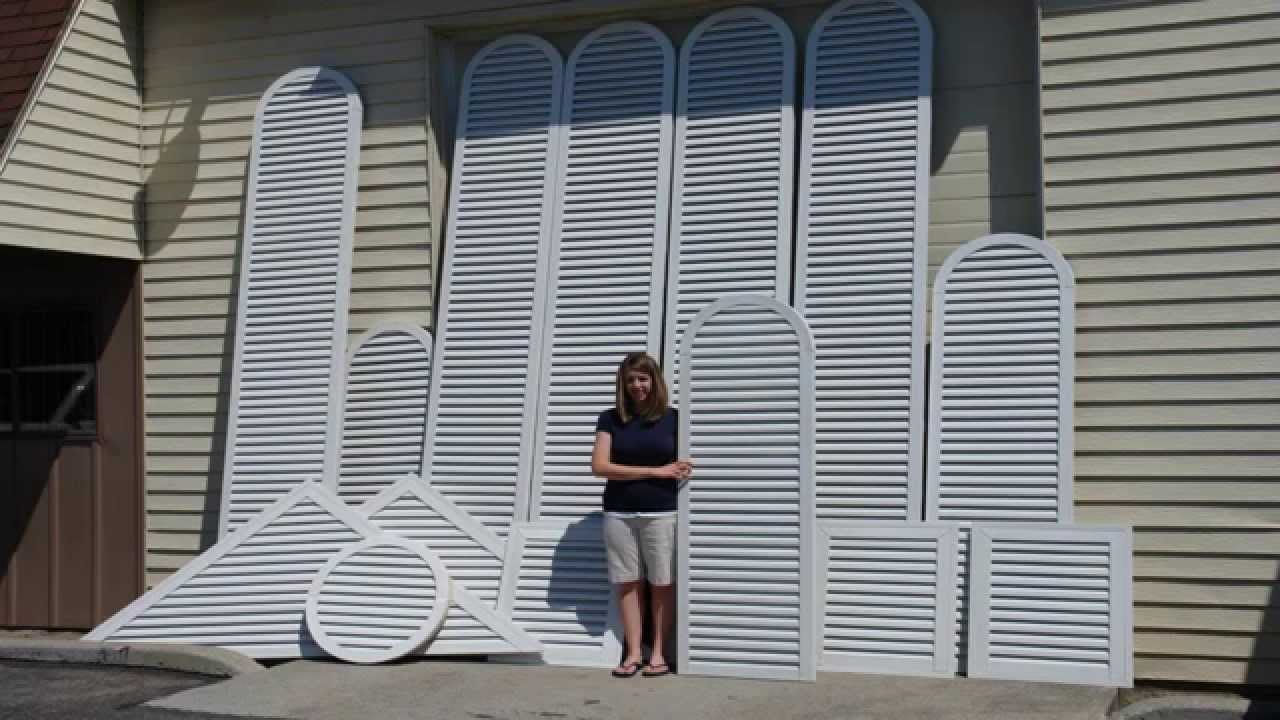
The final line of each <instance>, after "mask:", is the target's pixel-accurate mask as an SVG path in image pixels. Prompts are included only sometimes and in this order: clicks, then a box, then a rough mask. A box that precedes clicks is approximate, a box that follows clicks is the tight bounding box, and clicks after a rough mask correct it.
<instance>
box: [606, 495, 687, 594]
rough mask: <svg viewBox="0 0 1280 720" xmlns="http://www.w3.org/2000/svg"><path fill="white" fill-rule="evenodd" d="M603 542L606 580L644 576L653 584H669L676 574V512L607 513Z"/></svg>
mask: <svg viewBox="0 0 1280 720" xmlns="http://www.w3.org/2000/svg"><path fill="white" fill-rule="evenodd" d="M604 546H605V549H606V550H607V551H608V555H609V582H611V583H615V584H616V583H629V582H637V581H639V580H640V579H641V578H647V579H648V580H649V582H650V583H651V584H653V585H670V584H671V582H672V578H674V576H675V560H676V555H675V547H676V515H675V513H672V514H670V515H661V516H658V517H635V518H620V517H611V516H609V515H607V514H606V515H605V517H604ZM642 560H643V562H642Z"/></svg>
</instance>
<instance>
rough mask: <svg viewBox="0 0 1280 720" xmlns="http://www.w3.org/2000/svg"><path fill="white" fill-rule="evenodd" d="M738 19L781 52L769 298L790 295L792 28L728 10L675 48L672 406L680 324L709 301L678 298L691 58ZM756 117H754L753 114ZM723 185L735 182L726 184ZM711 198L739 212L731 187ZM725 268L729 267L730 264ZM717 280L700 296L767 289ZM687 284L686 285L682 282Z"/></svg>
mask: <svg viewBox="0 0 1280 720" xmlns="http://www.w3.org/2000/svg"><path fill="white" fill-rule="evenodd" d="M740 20H754V21H757V22H760V23H763V24H764V25H766V26H767V27H768V29H769V30H770V31H772V33H773V35H774V37H775V39H776V40H777V42H778V43H779V45H780V49H781V57H780V58H779V60H780V62H781V64H782V70H781V72H780V77H779V88H778V90H779V92H778V95H777V104H778V108H779V111H778V114H777V119H776V128H777V131H778V135H779V142H778V143H777V145H776V147H777V149H778V153H779V157H778V160H777V162H776V164H775V165H776V173H777V175H776V177H777V180H776V198H775V203H774V210H773V225H774V228H773V230H772V232H773V233H774V234H775V235H776V237H775V240H774V253H773V255H774V267H773V282H772V295H773V296H774V297H776V298H778V299H779V300H782V301H783V302H787V301H788V300H789V299H790V296H791V240H792V214H793V206H792V197H793V193H794V191H795V190H794V182H793V180H794V174H795V163H794V162H793V160H794V156H795V93H796V87H795V85H796V45H795V37H794V36H793V35H792V33H791V28H789V27H788V26H787V24H786V23H785V22H784V21H783V20H782V19H781V18H779V17H778V16H777V15H775V14H773V13H771V12H769V11H767V10H761V9H759V8H751V7H739V8H731V9H728V10H723V11H721V12H718V13H715V14H714V15H711V16H710V17H707V18H706V19H704V20H703V21H701V22H699V23H698V24H697V25H695V26H694V28H693V30H691V31H690V33H689V35H688V36H687V37H686V38H685V40H684V42H683V43H682V45H681V47H680V60H679V65H678V69H677V77H678V85H677V92H676V118H675V121H676V124H675V166H674V171H673V179H672V190H671V231H670V238H669V241H668V242H669V250H668V252H667V300H666V311H665V313H666V319H665V326H666V330H665V334H664V337H663V350H662V367H663V372H664V373H665V374H666V375H667V382H668V384H669V385H670V386H671V390H672V399H673V401H674V400H676V399H677V398H678V396H679V382H678V380H679V378H678V377H677V376H678V374H679V373H678V368H676V363H677V362H678V361H679V358H680V352H679V350H678V347H677V343H678V340H679V338H680V337H681V336H682V335H683V334H684V332H685V329H684V328H683V327H681V325H682V324H683V323H684V322H685V321H684V320H683V318H686V317H687V318H689V319H691V316H692V315H693V314H695V313H696V312H697V311H698V310H700V309H701V308H702V307H704V306H705V305H707V304H710V301H705V302H702V301H695V300H692V299H688V298H686V299H684V300H683V301H682V299H681V290H682V287H681V274H680V273H681V253H682V252H683V248H684V247H685V245H686V243H685V242H684V240H683V237H682V236H683V234H684V231H685V226H686V219H685V217H684V214H685V208H686V202H685V200H686V197H685V196H686V182H685V177H684V174H685V170H686V169H688V162H687V151H688V145H689V140H688V131H689V88H690V84H691V80H690V72H691V66H692V56H693V52H694V50H695V47H696V46H697V44H698V42H699V41H700V40H702V39H703V38H704V37H705V36H706V35H707V33H708V32H710V31H712V30H714V28H715V27H716V25H718V24H720V23H731V22H734V21H740ZM757 112H759V110H758V109H757ZM727 182H734V181H732V180H729V181H727ZM709 192H710V191H709ZM712 195H714V194H712ZM716 197H718V200H719V202H720V203H722V204H729V205H738V206H739V207H740V206H741V204H742V201H741V200H740V198H738V197H737V193H734V192H733V190H732V189H731V188H722V189H721V190H720V191H719V195H718V196H716ZM731 213H733V209H728V208H726V209H724V210H723V211H721V212H720V215H721V220H720V222H728V221H725V220H724V216H725V215H728V214H731ZM721 250H724V248H721ZM722 262H724V261H722ZM729 266H730V267H732V263H730V264H729ZM722 280H723V281H722V282H721V283H720V286H719V287H716V286H715V285H714V284H709V285H704V286H703V287H702V288H701V289H702V291H703V292H704V293H709V294H713V295H715V296H717V297H718V296H722V295H730V294H740V293H745V292H765V291H767V290H769V288H765V287H764V286H763V283H762V282H761V281H759V278H756V279H755V280H754V281H753V282H760V284H761V286H760V287H752V288H744V287H742V286H741V283H740V282H737V281H736V279H735V278H734V277H732V272H731V273H730V275H729V276H728V277H726V278H723V279H722ZM686 285H689V284H688V283H686ZM684 289H685V291H686V294H687V292H688V291H689V290H690V287H685V288H684Z"/></svg>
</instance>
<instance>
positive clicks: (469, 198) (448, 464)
mask: <svg viewBox="0 0 1280 720" xmlns="http://www.w3.org/2000/svg"><path fill="white" fill-rule="evenodd" d="M562 72H563V68H562V63H561V60H560V56H559V55H558V54H557V53H556V50H555V49H554V48H552V47H551V46H550V45H549V44H547V42H546V41H544V40H542V39H540V38H536V37H533V36H531V35H511V36H507V37H504V38H501V39H499V40H496V41H494V42H493V43H491V44H489V45H488V46H486V47H485V48H484V49H483V50H481V51H480V53H479V54H477V55H476V57H475V58H474V59H473V60H472V61H471V64H470V65H469V66H468V68H467V72H466V75H465V77H464V79H463V87H462V100H461V106H460V108H459V111H458V126H457V142H456V144H455V149H454V159H453V192H452V195H451V198H450V200H451V205H450V208H449V224H448V228H447V230H448V240H447V242H446V245H445V261H444V271H443V274H442V276H441V277H442V283H443V285H442V288H441V292H440V313H439V318H438V320H437V324H438V329H437V333H438V334H437V337H436V352H435V355H434V356H433V358H432V362H433V363H434V364H435V373H436V374H435V377H434V378H433V379H432V386H431V402H430V404H429V408H428V421H427V438H428V447H429V448H430V452H429V453H427V459H426V462H425V463H424V469H423V477H425V478H427V479H428V480H429V482H430V483H431V485H432V486H433V487H435V488H436V489H438V490H439V491H440V492H441V493H443V494H444V495H445V496H446V497H448V498H449V499H450V500H452V501H453V502H455V503H457V505H458V506H459V507H461V508H462V509H464V510H466V511H467V512H468V513H470V514H471V515H473V516H475V517H476V519H478V520H480V521H481V522H483V523H485V524H486V525H488V526H489V527H491V528H492V529H493V530H494V531H495V532H497V533H499V534H502V535H505V534H506V532H507V530H508V528H509V527H510V524H511V523H512V522H513V521H514V520H517V519H522V518H523V517H524V516H525V515H526V514H527V504H528V497H527V492H528V487H527V485H528V473H529V467H530V465H531V460H532V456H533V431H534V423H535V422H536V419H537V414H538V413H537V412H536V401H537V383H536V382H531V381H530V378H537V377H538V357H539V354H540V346H541V343H542V315H543V306H544V304H545V293H546V287H545V283H546V261H547V257H546V248H547V246H548V245H549V241H550V234H551V217H552V213H551V211H550V208H551V206H552V201H553V197H554V189H555V176H556V141H557V138H556V133H555V132H554V130H555V127H556V125H557V123H558V122H559V118H560V103H561V97H560V95H561V79H562V78H561V75H562Z"/></svg>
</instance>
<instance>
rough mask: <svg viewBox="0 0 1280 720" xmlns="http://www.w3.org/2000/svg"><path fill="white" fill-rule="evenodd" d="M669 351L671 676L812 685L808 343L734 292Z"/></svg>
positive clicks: (775, 306) (756, 301)
mask: <svg viewBox="0 0 1280 720" xmlns="http://www.w3.org/2000/svg"><path fill="white" fill-rule="evenodd" d="M681 353H682V368H681V378H682V381H683V383H684V387H685V388H686V395H687V398H686V402H685V412H683V413H681V415H680V447H681V456H682V457H690V458H692V459H693V461H694V463H695V472H694V475H693V478H692V479H691V480H690V481H689V483H688V485H687V487H686V488H685V490H684V491H683V492H682V493H681V508H680V510H681V525H680V535H681V537H680V540H679V543H678V547H679V548H680V550H679V552H680V576H681V577H682V578H683V579H684V583H683V584H682V585H681V588H680V592H681V601H680V606H681V607H682V608H685V609H686V610H685V612H684V613H683V614H682V616H681V620H680V623H681V629H680V633H679V635H680V637H682V638H684V645H683V646H682V648H681V659H680V668H681V670H685V671H688V672H692V673H697V674H707V675H726V676H733V677H757V678H775V679H813V678H814V677H815V675H814V673H815V664H816V663H815V659H816V655H817V652H818V650H817V644H816V634H817V633H816V626H817V619H816V617H815V612H814V608H815V607H816V604H815V602H814V582H815V579H816V576H817V573H816V562H817V553H816V549H815V547H814V543H815V540H816V536H815V527H814V495H813V477H812V462H813V339H812V337H811V336H810V334H809V331H808V329H807V328H806V327H805V325H804V321H803V320H802V319H800V317H799V315H797V314H796V313H795V312H794V311H793V310H791V309H790V308H788V307H786V306H784V305H782V304H781V303H779V302H777V301H776V300H773V299H772V298H767V297H764V296H753V295H735V296H731V297H728V298H725V299H723V300H720V301H717V302H716V303H714V304H712V305H711V306H709V307H707V308H706V309H705V310H703V311H702V312H701V313H699V314H698V315H697V316H696V317H695V318H694V319H693V321H692V322H691V323H690V325H689V329H688V331H687V332H686V334H685V338H684V346H683V347H682V348H681Z"/></svg>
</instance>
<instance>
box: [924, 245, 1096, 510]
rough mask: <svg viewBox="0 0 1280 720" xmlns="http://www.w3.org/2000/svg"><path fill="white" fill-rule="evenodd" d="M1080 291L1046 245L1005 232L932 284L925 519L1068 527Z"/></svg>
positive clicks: (954, 259) (967, 253)
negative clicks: (1076, 291)
mask: <svg viewBox="0 0 1280 720" xmlns="http://www.w3.org/2000/svg"><path fill="white" fill-rule="evenodd" d="M1073 294H1074V288H1073V280H1072V277H1071V269H1070V268H1069V267H1068V266H1067V263H1066V262H1065V261H1064V260H1063V259H1062V256H1061V255H1059V254H1058V252H1057V251H1056V250H1054V249H1053V248H1052V247H1050V246H1049V245H1048V244H1047V243H1045V242H1043V241H1041V240H1037V239H1036V238H1032V237H1027V236H1025V235H1014V234H998V235H988V236H987V237H984V238H980V239H978V240H974V241H972V242H969V243H966V244H965V245H963V246H961V247H960V248H959V249H958V250H956V251H955V252H954V253H952V255H951V256H950V257H949V258H947V261H946V262H945V263H944V264H943V266H942V269H941V270H939V272H938V278H937V281H936V282H935V285H934V299H933V348H932V363H931V367H930V372H931V375H932V377H931V378H930V384H929V470H928V497H927V499H926V503H925V517H926V519H927V520H930V521H933V520H953V521H958V522H972V523H979V522H1070V521H1071V507H1072V496H1071V460H1072V442H1071V438H1072V424H1071V422H1072V419H1071V411H1072V387H1071V385H1072V377H1073V367H1074V361H1075V358H1074V348H1075V340H1074V328H1075V322H1074V300H1073Z"/></svg>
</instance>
